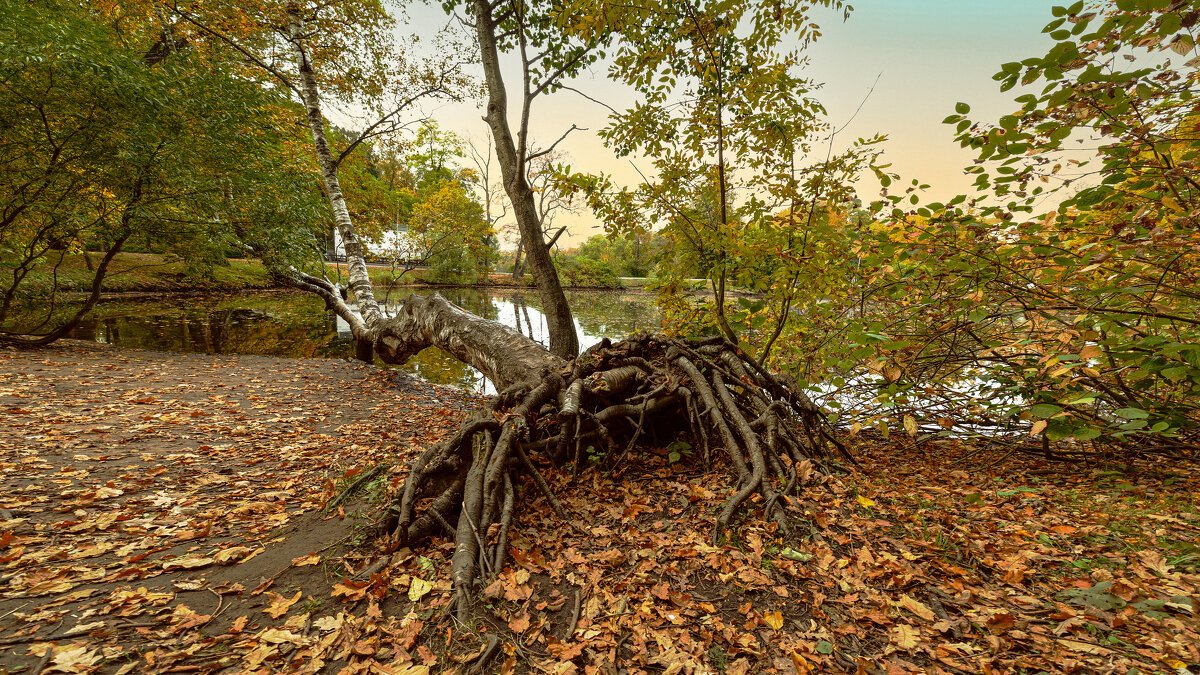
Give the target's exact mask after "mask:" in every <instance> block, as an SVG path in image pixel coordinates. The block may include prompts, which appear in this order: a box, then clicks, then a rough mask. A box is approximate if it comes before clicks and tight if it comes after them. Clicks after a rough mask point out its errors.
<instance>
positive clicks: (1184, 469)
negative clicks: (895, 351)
mask: <svg viewBox="0 0 1200 675" xmlns="http://www.w3.org/2000/svg"><path fill="white" fill-rule="evenodd" d="M477 404H478V400H477V399H473V398H471V397H470V396H469V395H467V394H463V393H461V392H457V391H454V390H450V389H447V388H443V387H436V386H433V385H428V384H425V383H422V382H420V381H417V380H414V379H412V378H410V377H408V376H404V375H399V374H396V373H392V372H388V371H381V370H375V369H372V368H369V367H366V366H362V365H353V364H347V363H343V362H337V361H328V360H326V361H319V360H284V359H271V358H264V357H247V356H207V355H197V354H160V353H152V352H136V351H124V350H116V349H108V348H104V347H100V346H85V345H82V344H76V343H70V344H64V345H62V346H57V347H54V348H51V349H46V350H42V351H36V352H21V351H0V411H2V413H3V418H4V422H5V424H4V428H3V429H2V430H0V673H6V672H8V673H11V672H30V673H43V672H103V673H114V672H117V673H126V672H134V673H170V672H179V673H182V672H227V673H238V672H246V673H272V672H331V673H347V674H349V673H379V674H384V675H387V674H408V675H416V674H420V673H435V672H445V673H452V672H462V673H466V672H475V670H473V669H476V668H477V666H478V665H479V662H480V661H482V662H483V663H484V667H483V669H482V670H483V671H485V672H499V673H510V672H516V673H527V672H531V673H543V672H545V673H563V674H569V673H599V674H603V675H617V674H619V673H630V674H632V673H726V674H733V673H739V674H740V673H752V672H753V673H761V672H777V673H808V672H846V673H908V672H930V673H962V672H969V673H977V672H982V673H1010V672H1012V673H1017V672H1027V673H1037V672H1052V673H1060V672H1062V673H1071V672H1078V673H1134V672H1141V673H1156V672H1157V673H1183V672H1188V671H1187V670H1186V669H1187V667H1188V666H1189V665H1194V664H1197V663H1200V651H1198V649H1200V648H1198V645H1200V620H1198V618H1197V610H1198V609H1200V598H1198V594H1200V513H1198V511H1200V509H1198V499H1200V490H1198V488H1200V473H1198V472H1197V471H1196V467H1195V466H1194V465H1184V464H1180V463H1174V464H1167V463H1162V464H1142V465H1134V466H1126V465H1112V466H1061V465H1053V464H1047V463H1040V462H1037V461H1033V460H1028V459H1014V458H1006V459H1004V461H1000V462H996V460H997V459H998V458H997V457H994V456H993V457H988V456H986V455H981V454H976V455H973V456H970V457H969V458H968V459H966V460H964V459H963V458H964V457H967V455H968V450H969V449H968V448H962V447H958V446H956V445H954V444H953V443H948V444H937V443H933V442H926V443H920V444H915V443H913V442H912V441H911V440H905V441H901V442H896V441H895V440H894V439H893V441H891V442H883V441H879V440H875V441H867V440H861V441H860V442H859V443H858V445H857V447H856V449H855V450H856V453H857V455H858V456H859V457H860V458H861V461H862V466H861V467H860V468H858V469H856V470H854V471H853V472H851V473H844V474H839V475H835V476H830V477H823V476H821V475H819V474H818V473H817V472H815V471H813V467H812V466H811V465H809V464H808V463H805V464H802V465H801V466H798V467H796V468H797V472H798V474H799V475H800V476H802V477H804V479H805V482H804V486H803V489H802V493H801V494H802V495H803V498H802V499H798V500H794V501H793V502H791V503H790V504H789V505H788V507H789V509H791V511H792V513H793V515H794V516H795V522H796V527H795V528H794V530H793V531H792V532H791V533H789V534H785V533H783V532H780V531H778V530H777V528H776V527H775V526H774V525H773V524H767V523H764V522H763V521H761V520H759V516H760V515H761V513H760V512H757V511H755V510H754V509H751V510H750V511H749V512H748V513H747V514H746V515H745V517H744V518H743V519H742V520H741V521H740V522H739V523H738V524H737V527H736V528H733V529H732V530H731V532H730V539H729V540H728V541H724V542H720V544H719V545H716V546H714V545H711V543H710V537H711V527H712V522H713V519H714V516H715V512H716V511H717V510H718V509H719V508H720V506H721V504H722V502H723V501H724V499H725V498H726V497H727V496H728V495H729V493H730V489H729V486H728V485H727V478H726V472H724V471H723V470H722V468H721V467H714V470H712V471H705V470H704V468H703V467H702V466H700V462H699V460H698V458H695V457H692V456H685V457H684V458H683V460H682V461H677V462H671V461H670V460H671V459H677V457H676V456H673V455H671V454H670V453H668V452H667V451H666V450H661V449H655V448H653V447H648V448H645V449H643V450H642V451H641V452H640V454H639V456H638V457H636V458H635V459H636V461H632V462H627V463H624V464H623V465H622V468H621V469H620V470H618V471H609V472H598V471H588V472H584V473H582V474H580V476H579V477H578V478H575V479H574V480H572V479H571V476H570V474H569V473H568V472H552V471H550V470H549V468H548V467H546V469H545V470H546V473H547V475H548V477H549V478H550V480H551V482H552V484H553V485H554V487H555V488H556V489H557V491H558V492H559V494H560V495H562V498H563V500H564V504H565V505H566V506H567V508H568V509H569V510H570V511H571V513H572V515H573V519H572V521H571V522H569V523H563V522H560V521H558V520H557V518H556V517H555V516H554V515H553V512H552V511H551V509H550V508H549V507H548V506H547V505H546V504H545V503H544V501H543V499H542V498H541V497H540V496H538V494H537V491H536V490H535V489H533V488H532V487H531V486H524V487H523V489H522V493H523V495H524V508H523V509H522V510H521V511H519V514H520V515H519V518H520V520H521V522H520V524H519V525H515V526H514V538H513V539H512V541H511V542H510V549H509V559H508V562H507V564H506V565H505V567H504V568H503V569H501V570H488V572H489V575H488V579H487V583H486V586H485V587H481V588H479V589H478V592H477V595H478V599H479V605H478V606H479V611H478V614H477V616H478V618H477V619H476V620H474V621H472V622H471V623H469V624H467V625H463V624H460V623H458V622H457V621H455V620H454V619H453V617H452V616H451V613H450V612H449V611H448V610H449V608H450V606H451V604H452V603H451V594H450V580H449V564H448V562H449V557H450V556H451V554H452V553H453V544H452V543H450V542H449V541H448V540H446V539H441V540H434V541H432V542H430V543H429V544H428V545H426V546H424V547H422V548H419V549H416V550H408V549H404V548H401V549H399V550H391V547H388V546H387V541H386V539H385V538H380V537H377V536H373V530H372V527H371V526H372V524H373V523H374V522H375V520H376V519H378V518H379V517H380V516H381V514H380V512H379V511H380V508H381V507H382V505H383V504H385V503H386V501H387V499H388V497H389V495H390V494H391V493H392V492H393V491H395V490H396V489H398V488H399V486H400V485H401V484H402V481H403V478H404V471H405V468H404V466H405V462H406V461H407V460H409V459H411V458H412V457H414V456H415V455H416V453H417V452H419V451H420V449H422V448H423V447H425V446H426V445H428V444H429V443H432V442H434V441H435V440H436V439H437V438H439V437H440V436H442V435H443V434H445V433H447V432H449V431H451V430H453V428H454V427H455V426H456V425H457V423H458V422H459V421H460V420H461V419H462V418H463V417H464V416H465V414H466V411H468V410H470V409H472V408H473V407H475V406H476V405H477ZM658 440H659V441H661V444H663V445H665V444H668V443H670V441H671V440H674V439H658ZM381 463H383V464H385V465H386V466H388V467H392V468H390V469H388V470H386V471H383V472H381V473H379V475H378V476H377V477H375V478H371V479H370V480H364V481H360V480H359V479H360V478H361V477H363V476H370V475H373V474H371V472H370V470H371V469H372V468H373V467H375V466H376V465H379V464H381ZM993 463H994V465H993ZM356 483H361V485H360V487H361V488H362V489H361V490H360V491H358V492H357V493H356V494H355V496H354V497H353V498H352V499H350V500H347V501H346V502H345V503H342V504H339V505H337V506H336V507H333V508H328V509H324V510H323V508H322V507H324V506H326V505H327V504H328V503H329V501H330V500H331V499H333V498H334V497H336V496H338V495H341V494H342V493H343V491H344V489H345V488H346V487H347V486H350V485H354V484H356Z"/></svg>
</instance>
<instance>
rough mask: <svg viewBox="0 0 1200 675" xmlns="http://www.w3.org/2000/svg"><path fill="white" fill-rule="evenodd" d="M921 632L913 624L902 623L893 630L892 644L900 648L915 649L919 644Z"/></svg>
mask: <svg viewBox="0 0 1200 675" xmlns="http://www.w3.org/2000/svg"><path fill="white" fill-rule="evenodd" d="M920 637H921V633H920V631H918V630H917V629H916V628H914V627H913V626H909V625H908V624H900V625H898V626H896V628H895V630H893V631H892V644H894V645H896V646H897V647H899V648H900V649H905V650H907V649H914V648H915V647H916V646H917V641H918V640H919V639H920Z"/></svg>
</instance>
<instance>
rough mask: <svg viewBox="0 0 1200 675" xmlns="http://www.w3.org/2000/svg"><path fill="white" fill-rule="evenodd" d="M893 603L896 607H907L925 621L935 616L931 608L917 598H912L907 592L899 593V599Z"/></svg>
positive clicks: (931, 619)
mask: <svg viewBox="0 0 1200 675" xmlns="http://www.w3.org/2000/svg"><path fill="white" fill-rule="evenodd" d="M895 604H896V606H897V607H903V608H904V609H907V610H908V611H910V612H912V613H913V614H916V615H917V616H919V617H920V618H922V619H925V620H926V621H933V620H934V619H936V618H937V615H936V614H934V613H933V610H932V609H929V608H928V607H926V606H925V605H923V604H921V602H920V601H919V600H916V599H914V598H913V597H912V596H911V595H909V594H907V593H905V594H904V595H901V596H900V600H899V601H897V602H896V603H895Z"/></svg>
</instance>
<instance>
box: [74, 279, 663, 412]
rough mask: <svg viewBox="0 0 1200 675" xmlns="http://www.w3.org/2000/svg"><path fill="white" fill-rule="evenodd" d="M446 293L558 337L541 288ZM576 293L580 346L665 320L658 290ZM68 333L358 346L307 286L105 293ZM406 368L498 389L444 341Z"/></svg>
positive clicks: (220, 347) (261, 349) (180, 347)
mask: <svg viewBox="0 0 1200 675" xmlns="http://www.w3.org/2000/svg"><path fill="white" fill-rule="evenodd" d="M414 292H426V291H425V290H424V289H421V290H413V289H399V290H392V291H391V292H390V293H387V294H385V295H383V296H381V300H383V301H385V302H390V303H395V302H398V301H399V300H401V299H403V298H404V297H407V296H408V295H410V294H412V293H414ZM439 292H440V293H441V294H442V295H444V296H446V298H447V299H448V300H450V301H451V302H453V303H454V304H456V305H458V306H459V307H462V308H463V309H465V310H467V311H469V312H472V313H474V314H477V315H479V316H482V317H485V318H488V319H492V320H494V321H499V322H501V323H504V324H505V325H508V326H511V327H513V328H515V329H516V330H517V331H519V332H520V333H521V334H522V335H526V336H529V337H531V338H532V339H534V340H536V341H538V342H540V343H542V344H544V345H545V344H548V343H549V335H548V333H547V328H546V316H545V314H543V313H542V311H541V302H540V300H539V298H538V296H537V293H536V291H531V290H524V291H522V290H514V289H496V290H491V289H488V290H481V289H474V288H449V289H441V290H440V291H439ZM567 299H568V301H569V302H570V303H571V310H572V312H573V313H574V315H575V327H576V330H577V331H578V333H579V343H580V346H581V347H587V346H589V345H592V344H595V343H596V342H599V341H600V340H601V339H602V338H605V337H607V338H610V339H612V340H619V339H621V338H623V337H625V336H627V335H629V334H630V333H632V332H633V331H635V330H639V329H640V330H655V329H657V328H658V327H659V320H658V313H657V310H656V309H655V306H654V297H653V296H652V295H648V294H644V293H622V292H603V291H568V292H567ZM69 337H72V338H75V339H80V340H92V341H95V342H102V343H107V344H113V345H118V346H121V347H130V348H134V349H150V350H158V351H176V352H203V353H209V354H255V355H260V356H281V357H293V358H295V357H318V358H342V359H347V358H352V356H353V354H354V341H353V339H352V338H351V336H350V329H349V327H348V326H347V325H346V323H345V322H344V321H342V320H341V319H340V318H338V317H337V316H336V315H335V314H333V312H330V311H328V310H326V309H325V303H324V301H322V300H321V299H319V298H317V297H316V296H314V295H312V294H309V293H303V292H299V291H271V292H256V293H244V294H239V295H235V296H198V297H172V298H167V299H162V300H137V301H123V300H118V301H109V302H103V303H101V304H100V305H98V306H97V307H96V309H95V310H94V311H93V312H92V314H91V315H89V316H88V317H87V318H85V319H84V321H83V323H81V324H80V325H79V326H78V327H77V328H76V329H75V331H74V332H72V333H71V335H70V336H69ZM399 368H401V369H402V370H405V371H408V372H411V373H414V374H416V375H420V376H421V377H423V378H425V379H427V380H430V381H431V382H438V383H442V384H453V385H456V386H460V387H463V388H466V389H470V390H473V391H480V392H484V393H489V392H491V391H492V389H491V385H490V383H488V382H487V381H486V380H485V379H484V378H483V376H482V375H480V374H479V372H478V371H476V370H475V369H474V368H471V367H469V366H466V365H465V364H463V363H461V362H459V361H458V360H457V359H455V358H454V357H452V356H450V355H448V354H446V353H445V352H443V351H441V350H439V349H436V348H431V349H426V350H425V351H423V352H421V353H420V354H418V355H417V356H415V357H413V359H412V360H411V361H410V362H409V363H408V364H405V365H404V366H400V367H399Z"/></svg>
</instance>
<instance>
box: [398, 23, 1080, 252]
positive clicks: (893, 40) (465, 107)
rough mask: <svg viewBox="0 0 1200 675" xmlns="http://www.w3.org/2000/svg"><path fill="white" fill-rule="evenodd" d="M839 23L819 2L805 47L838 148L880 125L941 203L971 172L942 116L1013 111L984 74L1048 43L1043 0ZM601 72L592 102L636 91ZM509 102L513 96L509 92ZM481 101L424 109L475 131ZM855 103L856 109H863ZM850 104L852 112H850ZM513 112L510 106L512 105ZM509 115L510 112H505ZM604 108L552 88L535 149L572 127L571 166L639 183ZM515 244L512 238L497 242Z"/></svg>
mask: <svg viewBox="0 0 1200 675" xmlns="http://www.w3.org/2000/svg"><path fill="white" fill-rule="evenodd" d="M853 4H854V11H853V12H851V14H850V17H849V19H848V20H847V21H844V22H843V20H842V15H841V13H840V12H833V11H824V12H822V11H821V10H816V11H815V12H814V19H815V20H816V21H817V23H818V24H819V25H820V27H821V29H822V32H823V36H822V37H821V38H820V39H819V40H818V41H817V42H816V43H815V45H814V46H812V47H811V48H810V49H809V51H808V56H809V59H810V63H809V66H808V68H807V70H806V74H807V75H808V76H809V77H810V78H812V79H814V80H816V81H817V82H823V83H824V84H823V87H822V89H821V90H820V91H819V92H818V93H817V98H818V99H819V100H820V101H821V102H822V103H823V104H824V105H825V107H826V109H827V111H828V113H829V121H830V122H831V123H832V124H833V125H834V126H835V127H842V126H845V129H844V130H842V131H841V132H840V133H839V134H838V136H837V138H836V139H835V143H834V150H835V152H836V151H837V150H838V149H839V148H845V147H848V146H849V144H850V143H851V142H853V140H854V139H855V138H858V137H867V136H871V135H874V134H876V133H881V134H884V135H886V136H887V137H888V139H889V140H888V142H887V143H886V145H885V146H884V148H885V154H884V157H885V159H884V161H885V162H891V163H892V167H891V169H890V170H891V171H894V172H896V173H899V174H900V175H901V176H902V177H903V178H904V179H905V180H906V182H907V181H908V180H911V179H912V178H918V179H920V180H921V182H923V183H927V184H929V185H930V186H931V188H930V190H928V191H927V192H926V195H927V196H928V197H930V198H931V199H938V200H945V199H948V198H949V197H951V196H953V195H955V194H959V193H963V192H970V191H971V190H973V188H971V187H970V186H971V182H972V180H971V179H969V178H967V177H966V176H965V175H964V174H963V171H962V170H963V168H964V167H965V166H967V165H968V164H970V162H971V159H972V156H971V154H970V153H969V152H967V151H965V150H963V149H962V148H959V147H958V145H957V143H955V142H954V140H953V137H954V134H953V128H952V127H951V126H949V125H944V124H942V123H941V121H942V119H944V118H945V117H946V116H947V115H950V114H952V113H953V112H954V105H955V103H956V102H959V101H963V102H966V103H968V104H970V105H971V109H972V110H971V117H972V119H976V120H982V121H994V120H996V119H997V118H999V117H1000V116H1001V115H1003V114H1007V113H1010V112H1012V111H1013V110H1015V109H1016V108H1017V105H1016V104H1015V103H1013V98H1014V97H1015V96H1016V95H1017V94H1018V93H1019V92H1017V91H1015V90H1014V91H1009V92H1001V91H1000V90H999V84H998V83H997V82H995V81H994V80H992V75H993V74H994V73H996V72H997V71H999V70H1000V66H1001V64H1003V63H1006V62H1010V61H1020V60H1022V59H1025V58H1028V57H1031V56H1039V55H1042V54H1044V53H1045V52H1046V50H1047V49H1048V48H1049V47H1050V45H1051V44H1052V41H1051V40H1050V39H1049V37H1047V36H1046V35H1044V34H1042V32H1041V29H1042V27H1043V26H1045V25H1046V24H1047V23H1049V22H1050V20H1051V18H1052V17H1051V14H1050V8H1051V7H1052V6H1053V5H1055V4H1064V3H1063V2H1061V1H1059V2H1052V1H1050V0H860V1H858V2H854V3H853ZM446 22H447V19H446V17H445V15H444V14H442V13H441V10H440V9H439V8H438V7H437V6H436V5H435V6H433V7H417V8H414V9H413V10H412V11H411V12H410V18H409V22H408V25H407V29H408V30H417V31H423V32H427V31H433V30H436V29H438V28H440V27H441V26H443V25H445V24H446ZM606 71H607V68H606V66H604V65H597V66H596V67H595V68H594V69H593V70H592V71H590V72H588V73H585V74H583V75H582V76H581V77H579V78H577V79H576V81H575V82H573V83H572V86H574V87H576V88H578V89H579V90H581V91H583V92H585V93H587V94H588V95H589V96H591V97H593V98H597V99H600V100H603V101H605V102H606V103H608V104H609V105H612V106H613V107H615V108H618V109H622V108H624V107H626V106H629V105H632V104H633V103H634V102H635V101H636V95H635V93H634V92H632V91H630V90H628V89H626V88H624V87H622V86H620V85H617V84H615V83H613V82H610V81H609V80H608V79H607V77H606ZM506 81H507V82H508V83H509V87H510V90H511V89H512V88H513V87H514V86H519V84H520V80H519V74H518V71H517V70H516V69H515V68H510V69H508V70H506ZM511 98H516V97H515V96H512V95H511V94H510V99H511ZM481 104H482V101H475V102H468V103H462V104H441V105H429V106H426V109H425V112H426V113H427V114H431V115H432V116H433V117H434V118H435V119H436V120H437V121H438V123H439V124H440V125H441V126H442V127H443V128H446V129H450V130H452V131H454V132H456V133H458V134H459V135H460V136H464V137H475V138H476V139H482V138H483V137H484V134H485V123H484V122H483V121H482V119H481V115H482V109H481V107H480V106H481ZM860 106H861V109H860ZM856 110H857V111H858V112H857V114H855V111H856ZM514 113H515V108H514ZM512 117H513V118H515V117H516V115H515V114H513V115H512ZM607 117H608V111H607V110H606V109H605V108H603V107H602V106H600V105H597V104H596V103H593V102H591V101H588V100H587V99H585V98H584V97H582V96H580V95H578V94H575V93H572V92H569V91H560V92H557V93H555V94H552V95H550V96H547V97H542V98H539V99H538V100H537V101H535V103H534V109H533V113H532V116H531V131H532V136H533V139H534V142H535V144H536V145H541V146H545V145H547V144H549V143H552V142H554V140H555V139H557V138H558V137H559V136H561V135H562V133H563V132H564V131H566V130H567V129H568V128H570V126H571V125H572V124H576V125H578V126H580V127H585V128H586V129H587V131H576V132H574V133H572V134H571V135H570V136H569V137H568V138H567V139H566V140H565V141H563V143H561V144H560V145H559V148H560V149H562V150H564V151H565V152H566V153H567V154H568V155H569V157H568V163H569V164H570V165H571V167H572V169H573V170H577V171H584V172H601V171H602V172H606V173H610V174H612V175H613V176H614V177H615V178H616V179H617V180H618V182H624V183H625V184H627V185H633V184H635V183H637V182H638V181H639V175H638V172H637V169H635V168H634V166H633V164H636V165H637V167H639V168H641V169H642V170H643V171H646V170H647V167H648V165H649V162H647V161H644V160H643V161H641V162H638V161H637V160H636V159H634V160H632V162H633V164H631V160H630V159H629V158H618V157H616V156H615V155H614V154H613V153H612V152H611V151H610V150H608V149H607V148H605V147H604V145H603V143H602V142H601V141H600V139H599V137H598V136H597V135H596V134H595V132H596V131H598V130H599V129H601V128H603V127H604V126H606V124H607ZM878 189H879V188H878V184H877V183H876V182H875V181H874V180H873V179H870V180H863V181H861V182H860V184H859V191H860V195H859V196H860V197H861V198H862V199H864V200H870V199H873V198H875V197H876V196H877V195H878ZM555 225H567V226H568V227H569V229H568V235H567V236H566V237H564V239H565V241H566V246H567V247H571V246H576V245H578V244H580V243H582V242H583V241H584V240H585V239H587V238H588V237H590V236H592V235H594V234H599V233H600V232H601V229H600V228H599V224H598V221H597V220H596V219H595V218H594V217H592V216H591V214H590V213H577V214H571V213H564V214H561V215H559V216H558V218H557V219H556V221H555ZM502 245H503V246H504V247H505V248H513V247H515V240H511V239H510V240H506V241H504V242H503V243H502Z"/></svg>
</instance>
